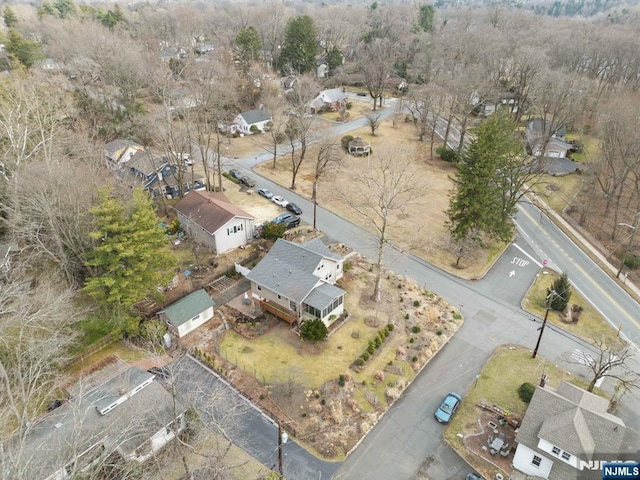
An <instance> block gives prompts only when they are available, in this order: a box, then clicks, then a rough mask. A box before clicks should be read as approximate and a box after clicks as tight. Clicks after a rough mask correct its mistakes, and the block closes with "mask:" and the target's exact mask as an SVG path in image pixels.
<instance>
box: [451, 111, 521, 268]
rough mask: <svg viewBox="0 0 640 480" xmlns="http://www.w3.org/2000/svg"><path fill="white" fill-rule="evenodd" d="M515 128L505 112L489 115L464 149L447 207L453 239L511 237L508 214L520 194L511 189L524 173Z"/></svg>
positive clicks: (460, 240) (459, 241) (456, 240)
mask: <svg viewBox="0 0 640 480" xmlns="http://www.w3.org/2000/svg"><path fill="white" fill-rule="evenodd" d="M514 131H515V126H514V124H513V122H512V121H511V120H510V119H509V118H508V117H507V116H506V115H502V114H495V115H492V116H491V117H490V118H489V119H488V120H486V121H485V122H484V123H482V124H481V125H480V127H479V128H478V134H477V137H476V138H475V139H474V140H473V141H472V142H471V144H470V145H469V147H468V148H467V149H466V150H465V152H464V153H463V155H462V158H461V161H460V162H459V164H458V172H457V175H456V178H455V179H454V192H453V194H452V195H451V198H450V201H449V209H448V211H447V215H448V217H449V220H448V227H449V231H450V233H451V236H452V238H453V239H454V241H455V242H458V243H461V242H464V241H466V240H468V239H469V238H476V239H478V240H479V239H481V237H482V235H483V234H484V235H487V236H488V237H490V238H493V239H497V240H502V241H508V240H509V238H510V237H511V234H512V224H511V220H510V215H511V214H513V213H514V212H515V207H516V203H517V201H518V199H519V198H520V197H519V196H518V195H516V194H514V193H513V191H512V190H513V185H514V183H513V176H514V175H515V176H517V175H519V174H520V175H523V174H525V173H526V172H525V171H524V170H523V167H522V164H521V163H519V160H521V159H522V151H523V150H522V145H521V144H520V142H519V141H518V140H517V138H516V137H515V135H514ZM458 260H459V259H458Z"/></svg>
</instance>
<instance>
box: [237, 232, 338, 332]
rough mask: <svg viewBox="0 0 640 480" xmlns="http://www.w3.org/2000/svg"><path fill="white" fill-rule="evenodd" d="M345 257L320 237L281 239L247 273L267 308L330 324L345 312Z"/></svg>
mask: <svg viewBox="0 0 640 480" xmlns="http://www.w3.org/2000/svg"><path fill="white" fill-rule="evenodd" d="M343 262H344V259H343V258H342V257H340V256H339V255H336V254H335V253H333V252H331V251H330V250H329V249H328V248H327V247H326V246H325V245H324V244H323V243H322V241H321V240H320V239H314V240H310V241H308V242H305V243H292V242H288V241H286V240H282V239H278V240H277V241H276V243H275V244H274V245H273V247H271V250H269V252H268V253H267V255H265V256H264V258H263V259H262V260H261V261H260V263H258V265H256V266H255V267H254V268H253V269H252V270H251V272H249V274H248V275H247V276H246V277H247V278H248V279H249V280H250V281H251V293H252V295H253V298H255V299H257V300H258V301H259V302H260V305H261V306H262V308H263V309H265V310H267V311H269V312H271V313H273V314H275V315H277V316H278V317H280V318H282V319H284V320H286V321H288V322H290V323H294V322H298V321H303V320H305V319H313V318H318V319H320V320H322V321H323V322H324V323H325V324H326V325H327V326H328V325H330V324H331V323H332V322H333V321H334V320H336V319H337V318H338V317H339V316H340V315H342V313H343V312H344V295H345V293H346V292H345V291H344V290H342V289H341V288H339V287H337V286H335V283H336V281H337V280H339V279H340V278H342V270H343Z"/></svg>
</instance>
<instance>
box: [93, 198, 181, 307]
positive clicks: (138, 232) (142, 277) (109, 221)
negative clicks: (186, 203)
mask: <svg viewBox="0 0 640 480" xmlns="http://www.w3.org/2000/svg"><path fill="white" fill-rule="evenodd" d="M90 213H92V214H93V215H94V217H95V230H94V231H92V232H91V234H90V235H91V238H92V239H93V240H95V241H96V242H97V245H96V247H95V248H94V249H93V251H91V252H90V254H89V257H88V260H87V266H88V267H89V268H90V270H91V271H92V276H91V277H90V278H89V279H87V281H86V282H85V286H84V291H85V292H86V293H88V294H89V295H91V296H93V297H94V298H96V299H97V300H98V301H100V302H102V303H103V304H106V305H110V306H114V307H122V308H123V309H126V308H129V307H131V306H132V305H133V304H134V303H135V302H137V301H138V300H140V299H141V298H143V297H144V296H145V295H147V294H149V293H151V292H153V291H155V289H156V287H157V286H158V285H159V284H161V283H162V282H163V280H164V276H165V273H164V271H165V270H166V269H168V268H169V267H170V266H171V260H170V258H169V257H168V256H167V254H166V253H165V252H163V247H164V246H165V245H166V238H165V235H164V232H163V230H162V229H161V228H160V226H159V225H158V219H157V218H156V214H155V212H154V210H153V206H152V203H151V200H150V199H149V197H148V196H147V194H146V193H145V192H144V191H143V190H142V189H136V190H134V192H133V199H132V205H131V207H130V209H128V208H127V207H126V206H125V205H124V203H123V201H122V200H121V199H119V198H116V197H115V196H114V195H113V193H112V192H111V190H110V189H103V190H101V191H100V204H99V205H98V206H97V207H95V208H93V209H91V210H90Z"/></svg>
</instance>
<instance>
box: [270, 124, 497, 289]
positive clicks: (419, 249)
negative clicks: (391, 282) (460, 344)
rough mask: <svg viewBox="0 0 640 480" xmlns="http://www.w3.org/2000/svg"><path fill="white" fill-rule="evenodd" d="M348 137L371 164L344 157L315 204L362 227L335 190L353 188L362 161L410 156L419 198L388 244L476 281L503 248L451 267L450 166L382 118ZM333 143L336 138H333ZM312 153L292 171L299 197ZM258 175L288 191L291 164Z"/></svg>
mask: <svg viewBox="0 0 640 480" xmlns="http://www.w3.org/2000/svg"><path fill="white" fill-rule="evenodd" d="M350 135H352V136H354V137H356V136H361V137H362V138H363V139H364V140H366V141H368V142H370V143H371V146H372V150H373V156H372V158H373V159H374V160H371V159H369V158H367V157H353V156H351V155H345V156H344V161H343V163H342V165H341V166H340V167H339V169H338V171H336V172H334V173H333V174H331V175H329V176H327V178H325V179H324V180H321V181H320V183H319V185H318V204H319V205H320V206H322V207H323V208H326V209H328V210H330V211H333V212H338V213H339V214H340V216H342V217H344V218H346V219H348V220H350V221H352V222H354V223H356V224H358V225H360V226H362V227H364V228H367V227H368V225H367V224H366V223H365V222H364V219H363V218H362V216H361V215H359V214H357V213H356V212H355V211H354V210H353V209H351V208H349V207H348V206H347V204H346V202H345V201H344V200H343V199H342V198H341V196H340V195H339V193H338V192H348V191H349V190H351V189H353V188H354V184H353V181H352V176H351V175H350V174H349V172H351V171H354V169H357V168H360V167H361V166H362V164H363V162H367V161H375V155H376V152H382V151H383V150H387V149H389V150H393V151H394V152H396V153H397V154H402V155H408V156H411V158H412V162H411V168H414V169H415V171H416V176H415V178H418V179H419V181H420V182H421V184H420V186H421V189H420V190H421V192H422V194H421V195H420V198H416V201H415V205H413V206H412V208H411V209H409V211H408V212H407V213H406V214H405V215H403V217H402V218H399V217H398V218H396V219H394V221H393V228H391V229H390V230H389V237H390V241H391V242H392V243H394V244H395V245H398V246H399V247H401V248H402V249H403V250H405V251H411V252H412V253H414V254H416V255H418V256H420V257H422V258H425V259H426V260H428V261H429V262H431V263H434V264H435V265H437V266H438V267H440V268H442V269H444V270H446V271H448V272H450V273H452V274H454V275H456V276H459V277H462V278H469V279H471V278H478V277H479V276H480V275H481V274H482V273H483V272H484V271H485V269H486V266H487V265H490V264H491V263H492V259H494V258H496V256H497V255H499V254H500V253H502V251H503V248H504V245H502V244H500V245H497V244H492V245H489V246H488V248H486V249H478V250H477V251H475V252H473V255H468V256H466V257H465V258H464V259H463V260H462V262H461V266H462V267H463V268H461V269H457V268H455V267H454V266H453V264H454V262H455V256H454V255H453V253H452V249H451V248H450V247H448V243H447V241H448V231H447V228H446V225H445V222H446V220H447V217H446V214H445V211H446V210H447V208H448V206H449V194H450V192H451V189H452V187H453V183H452V181H451V177H452V176H453V175H455V167H454V166H452V165H451V164H449V163H446V162H443V161H441V160H440V159H439V158H437V157H436V158H434V159H431V158H430V154H429V148H430V144H429V143H428V142H419V141H418V138H417V135H416V131H415V128H414V127H413V125H412V124H409V123H405V122H397V121H396V122H394V120H393V119H386V120H384V121H383V122H381V125H380V127H379V128H378V129H377V130H376V135H375V136H372V135H371V130H370V129H369V128H368V127H365V128H360V129H357V130H354V131H352V132H350ZM336 141H338V142H339V139H336ZM315 155H317V145H312V146H310V147H309V150H308V152H307V158H308V159H309V160H305V162H304V163H303V164H302V167H301V168H300V171H299V172H298V175H297V179H296V193H298V194H299V195H302V196H304V197H307V198H310V197H311V190H312V179H313V170H312V169H313V164H314V160H313V159H314V157H315ZM258 171H259V172H260V174H261V175H264V176H265V177H267V178H270V179H271V180H273V181H274V182H276V183H279V184H280V185H283V186H285V187H288V186H289V185H290V184H291V161H290V157H289V156H288V155H286V156H283V157H279V158H278V160H277V162H276V167H275V169H274V168H273V164H272V162H266V163H263V164H261V165H260V166H259V167H258Z"/></svg>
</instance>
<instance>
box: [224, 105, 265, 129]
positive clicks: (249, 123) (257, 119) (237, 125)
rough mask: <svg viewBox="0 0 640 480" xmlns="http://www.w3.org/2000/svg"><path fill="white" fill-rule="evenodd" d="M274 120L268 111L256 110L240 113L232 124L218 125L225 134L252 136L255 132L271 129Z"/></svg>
mask: <svg viewBox="0 0 640 480" xmlns="http://www.w3.org/2000/svg"><path fill="white" fill-rule="evenodd" d="M272 120H273V117H272V116H271V113H269V111H268V110H265V109H264V108H256V109H255V110H249V111H248V112H242V113H239V114H238V115H237V116H236V118H234V119H233V122H231V123H230V124H225V123H220V124H218V129H219V130H220V131H222V132H225V133H242V134H244V135H251V134H253V133H255V132H264V131H265V130H266V129H267V128H269V123H271V121H272Z"/></svg>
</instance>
